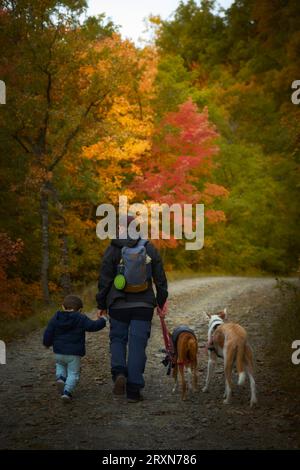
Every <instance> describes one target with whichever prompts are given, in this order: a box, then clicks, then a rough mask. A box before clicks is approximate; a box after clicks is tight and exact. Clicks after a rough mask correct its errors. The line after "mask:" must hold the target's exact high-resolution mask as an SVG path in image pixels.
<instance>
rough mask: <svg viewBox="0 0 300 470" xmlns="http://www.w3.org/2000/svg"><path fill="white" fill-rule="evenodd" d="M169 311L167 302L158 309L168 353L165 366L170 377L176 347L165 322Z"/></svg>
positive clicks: (164, 362)
mask: <svg viewBox="0 0 300 470" xmlns="http://www.w3.org/2000/svg"><path fill="white" fill-rule="evenodd" d="M167 311H168V305H167V302H166V303H165V304H164V306H163V308H162V309H161V308H160V307H157V313H158V316H159V319H160V324H161V329H162V333H163V338H164V343H165V347H166V353H167V356H166V359H165V360H164V361H163V364H164V365H168V372H167V374H168V375H169V374H170V372H171V367H172V364H173V362H174V346H173V341H172V338H171V336H170V333H169V330H168V328H167V325H166V322H165V316H166V314H167Z"/></svg>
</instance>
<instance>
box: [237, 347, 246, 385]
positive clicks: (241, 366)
mask: <svg viewBox="0 0 300 470" xmlns="http://www.w3.org/2000/svg"><path fill="white" fill-rule="evenodd" d="M236 368H237V371H238V374H239V380H238V385H244V383H245V380H246V372H245V344H244V343H242V344H239V345H238V347H237V354H236Z"/></svg>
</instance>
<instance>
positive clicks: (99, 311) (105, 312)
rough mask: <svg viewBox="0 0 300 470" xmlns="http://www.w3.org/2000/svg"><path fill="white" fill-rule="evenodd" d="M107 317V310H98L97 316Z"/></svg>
mask: <svg viewBox="0 0 300 470" xmlns="http://www.w3.org/2000/svg"><path fill="white" fill-rule="evenodd" d="M101 317H107V310H97V318H101Z"/></svg>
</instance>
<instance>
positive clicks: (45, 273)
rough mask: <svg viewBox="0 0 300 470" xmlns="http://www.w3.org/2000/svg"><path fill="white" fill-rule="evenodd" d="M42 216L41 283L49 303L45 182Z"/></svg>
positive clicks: (46, 192)
mask: <svg viewBox="0 0 300 470" xmlns="http://www.w3.org/2000/svg"><path fill="white" fill-rule="evenodd" d="M40 204H41V206H40V207H41V218H42V266H41V284H42V291H43V299H44V302H45V303H47V304H48V303H49V301H50V296H49V286H48V271H49V194H48V191H47V186H46V184H44V185H43V186H42V190H41V201H40Z"/></svg>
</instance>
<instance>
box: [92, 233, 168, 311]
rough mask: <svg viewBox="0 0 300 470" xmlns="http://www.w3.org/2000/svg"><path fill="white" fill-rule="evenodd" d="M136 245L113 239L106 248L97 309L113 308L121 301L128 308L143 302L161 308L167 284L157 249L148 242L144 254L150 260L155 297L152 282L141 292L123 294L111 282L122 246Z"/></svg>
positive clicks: (166, 293)
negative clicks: (145, 253) (123, 301)
mask: <svg viewBox="0 0 300 470" xmlns="http://www.w3.org/2000/svg"><path fill="white" fill-rule="evenodd" d="M137 243H138V239H137V240H133V239H131V238H128V239H115V240H112V241H111V244H110V245H109V246H108V247H107V249H106V251H105V253H104V255H103V260H102V264H101V268H100V275H99V282H98V290H99V292H98V294H97V296H96V300H97V305H98V308H99V309H101V310H104V309H108V308H113V307H114V303H115V302H116V301H119V299H123V300H125V301H126V303H128V304H129V305H130V306H132V304H134V303H137V304H138V303H140V302H143V303H145V304H149V305H150V306H153V308H154V307H156V305H159V306H160V307H162V306H163V305H164V303H165V301H166V300H167V297H168V282H167V278H166V274H165V271H164V268H163V263H162V260H161V257H160V254H159V252H158V251H157V249H156V248H155V247H154V245H152V243H151V242H150V241H149V242H148V243H147V244H146V252H147V254H148V255H149V256H150V258H151V260H152V261H151V267H152V280H153V281H154V284H155V288H156V295H155V293H154V290H153V282H152V280H151V282H149V287H148V289H147V290H145V291H143V292H136V293H133V292H123V291H121V290H118V289H116V288H115V286H114V283H113V280H114V278H115V276H116V274H117V268H118V264H119V262H120V259H121V250H122V248H123V246H130V247H133V246H135V245H136V244H137Z"/></svg>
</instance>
